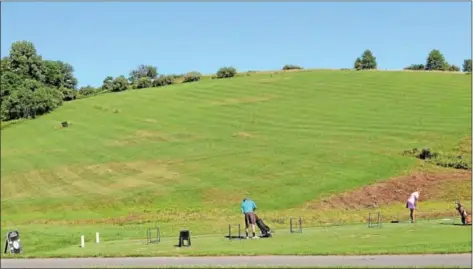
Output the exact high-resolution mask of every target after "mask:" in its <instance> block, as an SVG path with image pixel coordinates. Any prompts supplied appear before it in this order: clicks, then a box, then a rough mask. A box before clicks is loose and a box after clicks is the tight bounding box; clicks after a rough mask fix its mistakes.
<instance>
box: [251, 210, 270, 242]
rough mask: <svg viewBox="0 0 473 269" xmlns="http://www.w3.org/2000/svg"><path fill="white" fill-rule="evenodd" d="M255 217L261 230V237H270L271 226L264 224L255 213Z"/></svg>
mask: <svg viewBox="0 0 473 269" xmlns="http://www.w3.org/2000/svg"><path fill="white" fill-rule="evenodd" d="M255 217H256V225H257V226H258V228H259V229H260V231H261V236H262V237H271V228H269V227H268V225H266V224H265V223H264V222H263V220H262V219H260V218H258V216H257V215H256V214H255Z"/></svg>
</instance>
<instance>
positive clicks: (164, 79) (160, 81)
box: [153, 75, 174, 87]
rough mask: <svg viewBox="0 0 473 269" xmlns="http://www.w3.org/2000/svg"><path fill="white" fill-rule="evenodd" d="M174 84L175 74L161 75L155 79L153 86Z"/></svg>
mask: <svg viewBox="0 0 473 269" xmlns="http://www.w3.org/2000/svg"><path fill="white" fill-rule="evenodd" d="M171 84H174V77H173V75H170V76H164V75H161V76H159V77H158V78H156V79H155V80H154V81H153V87H161V86H166V85H171Z"/></svg>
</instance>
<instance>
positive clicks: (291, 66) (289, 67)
mask: <svg viewBox="0 0 473 269" xmlns="http://www.w3.org/2000/svg"><path fill="white" fill-rule="evenodd" d="M295 69H303V68H302V67H300V66H297V65H293V64H286V65H285V66H283V67H282V70H295Z"/></svg>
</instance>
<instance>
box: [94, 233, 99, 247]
mask: <svg viewBox="0 0 473 269" xmlns="http://www.w3.org/2000/svg"><path fill="white" fill-rule="evenodd" d="M95 243H97V244H98V243H100V237H99V232H96V233H95Z"/></svg>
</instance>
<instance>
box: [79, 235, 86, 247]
mask: <svg viewBox="0 0 473 269" xmlns="http://www.w3.org/2000/svg"><path fill="white" fill-rule="evenodd" d="M80 247H81V248H84V247H85V238H84V235H81V236H80Z"/></svg>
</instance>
